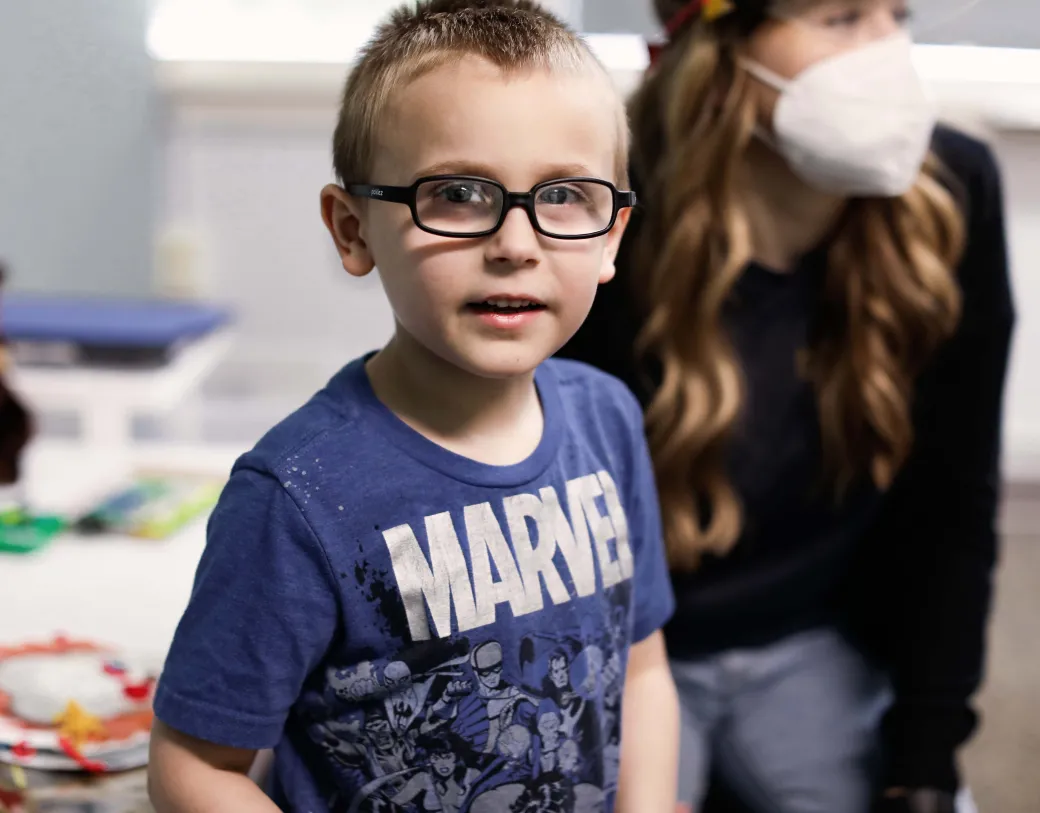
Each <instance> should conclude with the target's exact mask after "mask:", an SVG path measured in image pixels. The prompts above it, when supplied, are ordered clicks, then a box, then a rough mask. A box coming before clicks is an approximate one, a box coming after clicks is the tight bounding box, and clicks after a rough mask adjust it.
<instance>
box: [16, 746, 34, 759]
mask: <svg viewBox="0 0 1040 813" xmlns="http://www.w3.org/2000/svg"><path fill="white" fill-rule="evenodd" d="M11 753H12V754H14V755H15V756H16V757H18V759H32V758H33V757H34V756H36V749H35V748H33V747H32V746H31V745H29V743H27V742H18V743H15V744H14V745H12V746H11Z"/></svg>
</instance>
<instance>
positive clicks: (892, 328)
mask: <svg viewBox="0 0 1040 813" xmlns="http://www.w3.org/2000/svg"><path fill="white" fill-rule="evenodd" d="M655 4H656V6H657V12H658V15H659V17H660V18H661V19H662V21H663V20H667V19H669V18H670V17H671V16H672V15H673V14H674V13H675V12H676V11H678V9H679V8H680V7H681V6H682V5H684V3H683V0H655ZM745 37H746V30H744V29H743V28H742V27H741V26H740V25H739V23H738V22H737V21H729V20H726V19H722V20H718V21H716V22H715V23H712V24H705V23H701V22H699V21H698V22H695V23H693V24H692V25H690V26H688V27H687V29H686V30H685V31H683V32H681V33H680V34H679V39H678V40H677V41H676V42H674V43H673V44H672V45H671V46H670V47H668V48H667V49H666V50H665V51H664V53H663V54H662V55H661V59H660V61H659V63H658V64H657V66H656V67H655V68H654V69H652V70H651V72H650V73H649V74H648V75H647V77H646V80H645V82H644V84H643V85H642V87H641V88H640V90H639V91H637V93H636V94H635V96H634V97H633V99H632V103H631V118H632V126H633V131H634V133H633V135H634V147H633V157H632V165H633V168H634V171H635V175H636V177H638V178H639V180H640V182H641V186H642V190H641V195H640V197H641V199H642V200H644V201H646V202H647V203H646V204H645V205H644V207H643V215H642V227H641V229H640V231H639V234H638V236H637V237H636V241H635V244H634V246H633V251H634V256H633V261H634V263H635V266H636V267H638V268H640V269H641V273H640V287H641V289H642V296H643V306H644V309H645V322H644V328H643V331H642V333H641V337H640V346H639V350H640V352H641V353H643V354H644V355H646V356H649V357H652V359H653V360H654V362H655V363H656V365H658V366H659V367H660V370H661V386H660V387H659V388H658V390H657V392H656V395H655V397H654V398H653V401H652V402H651V404H650V407H649V409H648V412H647V425H648V435H649V439H650V446H651V451H652V455H653V459H654V466H655V469H656V474H657V478H658V487H659V490H660V497H661V504H662V510H663V517H664V523H665V535H666V540H667V544H668V550H669V555H670V558H671V561H672V564H673V566H674V567H676V568H677V569H692V568H695V567H696V566H697V565H698V563H699V561H700V560H701V557H702V556H703V554H705V553H706V552H711V553H714V554H716V555H722V554H724V553H726V552H727V551H729V550H730V548H731V547H732V546H733V545H734V544H735V542H736V540H737V539H738V538H739V536H740V533H741V529H742V526H743V517H742V511H741V506H740V502H739V499H738V496H737V494H736V492H735V490H734V488H733V486H732V484H731V483H730V481H729V479H728V478H727V476H726V473H725V471H724V467H723V455H724V451H725V448H726V442H727V438H728V435H729V434H730V430H731V428H732V427H733V425H734V423H735V421H736V420H737V418H738V416H739V413H740V410H741V403H742V398H743V393H742V375H741V370H740V366H739V363H738V361H737V359H736V357H735V355H734V352H733V350H732V348H731V346H730V344H729V343H728V341H727V337H726V335H725V332H724V330H723V327H722V323H721V312H722V308H723V305H724V303H725V302H726V301H727V299H728V297H729V296H730V292H731V290H732V288H733V285H734V283H735V282H736V280H737V279H738V277H739V276H740V275H741V273H742V270H743V268H744V267H745V265H746V264H747V262H748V261H749V259H750V258H751V238H750V229H749V225H748V218H747V215H746V213H745V211H744V209H743V206H742V204H741V200H740V198H739V195H738V186H737V183H736V180H737V177H738V173H739V172H740V170H741V168H742V165H743V162H744V160H745V151H746V150H747V148H748V145H749V142H750V140H751V138H752V131H753V129H754V126H755V122H756V105H755V98H754V89H753V87H752V86H751V83H750V80H749V78H748V76H747V74H746V72H745V71H743V70H741V69H740V68H739V67H738V66H739V63H738V55H739V53H740V49H741V47H742V42H743V40H744V39H745ZM943 172H944V169H943V167H942V166H941V165H940V163H939V161H938V159H937V158H936V157H935V156H934V155H930V156H929V157H928V160H927V162H926V165H925V167H924V169H923V170H922V172H921V174H920V176H919V178H918V180H917V182H916V184H915V185H914V187H913V188H912V189H911V190H910V191H909V192H907V193H906V194H905V195H903V196H902V197H899V198H894V199H880V198H879V199H854V200H851V201H849V202H848V204H847V206H846V207H845V209H844V212H843V214H842V216H841V220H840V222H839V224H838V226H837V227H836V229H835V231H834V234H833V238H832V240H831V241H830V243H829V246H830V248H829V254H828V263H827V265H828V271H827V274H826V279H825V283H824V291H823V298H822V304H821V306H820V307H821V310H820V312H819V313H818V314H817V324H816V330H815V337H816V338H815V339H814V340H813V341H812V343H811V346H809V347H807V348H806V349H805V353H804V357H803V358H802V365H801V366H802V370H803V374H804V375H805V376H806V377H807V379H808V380H809V381H811V382H812V384H813V385H814V387H815V390H816V393H817V399H818V406H819V415H820V423H821V433H822V438H821V440H822V445H823V455H824V462H825V475H826V480H827V484H828V487H829V490H831V491H832V492H833V494H834V495H835V497H836V498H840V496H841V494H842V493H844V492H845V491H846V490H847V489H848V488H849V486H851V485H852V484H853V483H855V482H857V481H859V480H860V479H862V478H864V477H869V478H870V479H871V480H872V481H873V483H874V484H875V485H876V486H877V487H878V488H879V489H882V490H884V489H887V488H888V487H889V486H890V485H891V483H892V480H893V478H894V477H895V475H896V474H897V472H898V471H899V469H900V467H901V466H902V464H903V463H904V461H905V460H906V458H907V455H908V452H909V449H910V446H911V443H912V441H913V430H912V424H911V400H912V393H913V384H914V380H915V378H916V376H917V375H918V374H919V372H920V370H921V368H922V367H923V365H924V364H925V362H926V361H927V359H928V357H929V356H930V355H931V354H932V353H933V351H934V350H935V349H936V348H937V347H938V346H939V345H940V344H941V343H942V342H943V341H944V340H945V339H946V338H947V337H948V336H949V335H950V334H951V333H952V332H953V330H954V329H955V327H956V325H957V322H958V320H959V318H960V307H961V298H960V289H959V286H958V285H957V281H956V277H955V272H954V267H955V265H956V264H957V262H958V261H959V258H960V255H961V252H962V248H963V239H964V237H963V233H964V223H963V217H962V214H961V212H960V210H959V208H958V206H957V204H956V201H955V200H954V198H953V196H952V195H951V193H950V192H949V191H948V190H947V188H946V186H944V185H943V183H941V181H940V178H941V176H942V173H943ZM691 493H692V494H694V495H696V499H691Z"/></svg>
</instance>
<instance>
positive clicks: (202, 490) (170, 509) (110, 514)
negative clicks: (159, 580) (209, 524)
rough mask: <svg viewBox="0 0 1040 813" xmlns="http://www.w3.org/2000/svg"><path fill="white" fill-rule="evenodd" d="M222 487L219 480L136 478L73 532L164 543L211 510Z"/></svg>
mask: <svg viewBox="0 0 1040 813" xmlns="http://www.w3.org/2000/svg"><path fill="white" fill-rule="evenodd" d="M222 487H223V482H222V481H221V480H218V479H216V478H213V477H209V476H201V475H196V474H182V473H155V474H140V475H138V476H137V477H136V478H135V479H134V481H133V483H131V484H130V485H129V486H128V487H126V488H125V489H123V490H121V491H119V492H117V493H115V494H112V495H110V496H109V497H108V498H106V499H105V500H104V501H102V502H101V504H99V505H98V506H96V507H95V508H93V509H92V510H91V511H89V512H88V513H87V514H86V515H85V516H83V517H81V518H80V519H79V520H78V521H77V522H76V524H75V529H76V530H77V531H78V532H79V533H82V534H100V533H115V534H126V535H128V536H135V537H140V538H142V539H164V538H165V537H168V536H170V535H171V534H173V533H175V532H176V531H178V530H180V529H181V528H182V527H184V526H185V525H187V524H188V523H189V522H191V521H192V520H194V519H197V518H198V517H200V516H201V515H203V514H204V513H205V512H207V511H208V510H209V509H211V508H212V507H213V506H214V505H215V504H216V502H217V498H218V497H219V496H220V491H221V488H222Z"/></svg>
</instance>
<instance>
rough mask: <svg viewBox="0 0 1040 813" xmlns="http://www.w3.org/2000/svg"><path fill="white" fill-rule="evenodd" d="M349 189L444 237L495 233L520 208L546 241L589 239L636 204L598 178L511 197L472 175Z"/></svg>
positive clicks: (549, 183) (544, 186)
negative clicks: (396, 207)
mask: <svg viewBox="0 0 1040 813" xmlns="http://www.w3.org/2000/svg"><path fill="white" fill-rule="evenodd" d="M346 189H347V192H348V193H350V194H351V195H355V196H357V197H362V198H371V199H372V200H383V201H388V202H390V203H403V204H405V205H406V206H408V207H409V208H410V209H411V210H412V220H413V221H415V225H416V226H418V227H419V228H420V229H422V230H423V231H425V232H429V233H430V234H436V235H439V236H441V237H486V236H487V235H490V234H494V233H495V232H497V231H498V230H499V229H500V228H502V224H503V223H505V220H506V216H507V215H508V214H509V212H510V210H512V209H514V208H516V207H519V208H521V209H523V210H524V211H525V212H527V217H528V218H529V219H530V221H531V226H532V227H534V230H535V231H537V232H538V233H540V234H544V235H545V236H546V237H554V238H556V239H559V240H586V239H589V238H591V237H599V236H600V235H602V234H606V233H607V232H608V231H610V230H611V229H612V228H613V227H614V223H615V222H616V221H617V215H618V212H619V211H620V210H621V209H626V208H630V207H632V206H635V205H636V194H635V192H619V191H618V189H617V187H615V186H614V184H612V183H610V182H609V181H604V180H600V179H599V178H557V179H556V180H552V181H545V182H543V183H540V184H538V185H536V186H534V187H533V188H532V189H531V191H530V192H510V191H509V190H507V189H506V188H505V187H504V186H503V185H502V184H500V183H498V181H492V180H489V179H487V178H478V177H473V176H470V175H433V176H429V177H425V178H419V180H417V181H416V182H415V183H413V184H412V185H411V186H372V185H370V184H349V185H348V186H347V188H346Z"/></svg>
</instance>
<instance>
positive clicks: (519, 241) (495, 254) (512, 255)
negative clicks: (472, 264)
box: [487, 207, 542, 267]
mask: <svg viewBox="0 0 1040 813" xmlns="http://www.w3.org/2000/svg"><path fill="white" fill-rule="evenodd" d="M541 250H542V249H541V244H540V242H539V238H538V232H536V231H535V230H534V226H533V225H532V223H531V219H530V218H529V217H528V216H527V212H526V211H524V210H523V209H521V208H519V207H517V208H515V209H513V210H512V211H510V212H509V214H507V215H506V219H505V221H504V222H503V223H502V228H500V229H499V230H498V231H497V232H495V233H494V234H493V235H491V237H490V239H489V240H488V243H487V260H488V262H490V263H492V264H495V265H509V266H513V267H519V266H524V265H534V264H536V263H537V262H538V260H539V258H540V256H541Z"/></svg>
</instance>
